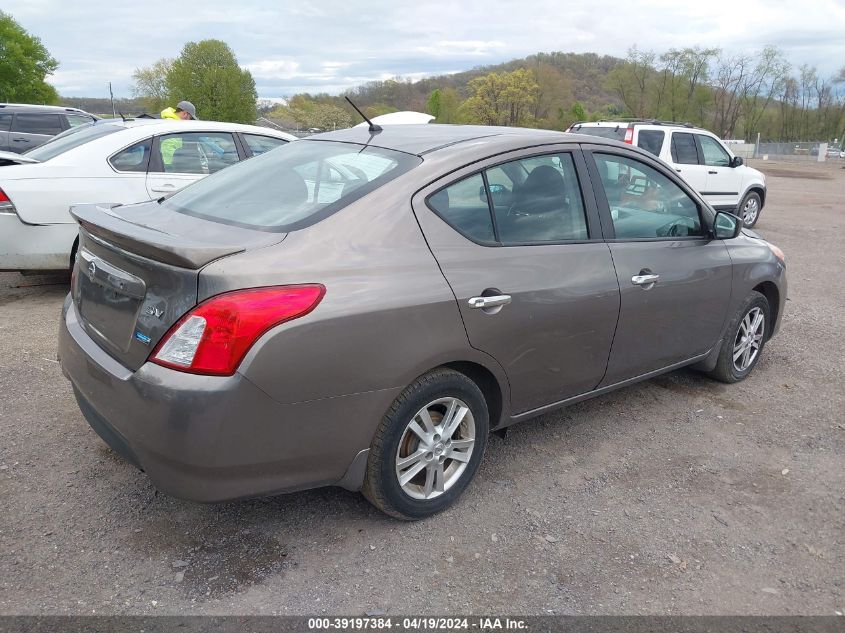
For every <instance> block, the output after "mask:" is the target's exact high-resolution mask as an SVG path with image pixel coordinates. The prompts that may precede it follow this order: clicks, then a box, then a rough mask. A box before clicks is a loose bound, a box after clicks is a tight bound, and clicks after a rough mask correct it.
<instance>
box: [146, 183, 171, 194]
mask: <svg viewBox="0 0 845 633" xmlns="http://www.w3.org/2000/svg"><path fill="white" fill-rule="evenodd" d="M174 189H176V185H171V184H169V183H166V184H163V185H159V186H158V187H152V190H153V191H155V192H156V193H170V192H171V191H173V190H174Z"/></svg>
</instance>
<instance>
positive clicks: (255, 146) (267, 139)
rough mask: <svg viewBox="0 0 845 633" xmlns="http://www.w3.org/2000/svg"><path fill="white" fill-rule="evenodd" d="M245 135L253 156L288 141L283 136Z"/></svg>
mask: <svg viewBox="0 0 845 633" xmlns="http://www.w3.org/2000/svg"><path fill="white" fill-rule="evenodd" d="M243 137H244V140H245V141H246V144H247V145H248V146H249V150H250V151H251V152H252V155H253V156H259V155H260V154H263V153H264V152H269V151H270V150H271V149H275V148H276V147H279V146H280V145H284V144H285V143H287V141H286V140H285V139H283V138H276V137H274V136H261V135H260V134H244V135H243Z"/></svg>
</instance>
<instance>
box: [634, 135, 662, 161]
mask: <svg viewBox="0 0 845 633" xmlns="http://www.w3.org/2000/svg"><path fill="white" fill-rule="evenodd" d="M665 137H666V133H665V132H664V131H663V130H640V133H639V134H638V135H637V147H642V148H643V149H644V150H645V151H647V152H651V153H652V154H654V155H655V156H660V150H661V149H662V148H663V139H664V138H665Z"/></svg>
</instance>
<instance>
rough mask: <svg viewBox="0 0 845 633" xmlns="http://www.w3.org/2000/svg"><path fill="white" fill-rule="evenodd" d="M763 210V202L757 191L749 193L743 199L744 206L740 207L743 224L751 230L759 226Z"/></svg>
mask: <svg viewBox="0 0 845 633" xmlns="http://www.w3.org/2000/svg"><path fill="white" fill-rule="evenodd" d="M762 210H763V201H762V200H761V198H760V194H759V193H757V192H756V191H749V192H748V193H747V194H746V196H745V198H743V199H742V204H740V205H739V217H741V218H742V223H743V224H744V225H745V226H746V227H747V228H749V229H750V228H751V227H753V226H754V225H755V224H757V220H759V219H760V212H761V211H762Z"/></svg>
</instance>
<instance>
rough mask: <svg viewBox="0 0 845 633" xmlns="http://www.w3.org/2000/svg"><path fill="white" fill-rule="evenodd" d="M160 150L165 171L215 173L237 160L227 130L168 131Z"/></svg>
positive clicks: (236, 154)
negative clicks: (173, 132) (175, 132)
mask: <svg viewBox="0 0 845 633" xmlns="http://www.w3.org/2000/svg"><path fill="white" fill-rule="evenodd" d="M158 151H159V155H160V158H161V165H162V167H163V169H164V171H165V172H166V173H177V174H213V173H214V172H217V171H220V170H221V169H224V168H226V167H228V166H229V165H233V164H235V163H237V162H238V149H237V147H236V146H235V139H234V138H233V137H232V135H231V134H229V133H228V132H185V133H179V134H166V135H164V136H162V137H161V138H160V140H159V145H158Z"/></svg>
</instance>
